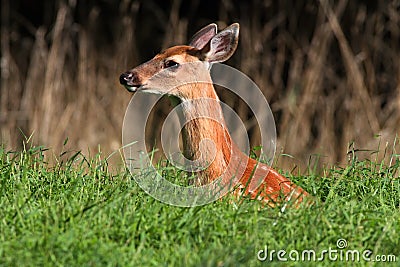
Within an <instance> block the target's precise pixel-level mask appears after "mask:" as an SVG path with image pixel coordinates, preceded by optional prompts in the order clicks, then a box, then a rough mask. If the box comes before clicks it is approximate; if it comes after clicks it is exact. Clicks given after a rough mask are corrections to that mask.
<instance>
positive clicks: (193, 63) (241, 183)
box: [119, 23, 309, 206]
mask: <svg viewBox="0 0 400 267" xmlns="http://www.w3.org/2000/svg"><path fill="white" fill-rule="evenodd" d="M238 41H239V24H238V23H233V24H231V25H230V26H228V27H226V28H225V29H223V30H222V31H220V32H218V29H217V25H216V24H214V23H212V24H209V25H207V26H205V27H204V28H202V29H201V30H199V31H198V32H197V33H195V34H194V35H193V37H192V38H191V40H190V41H189V44H188V45H177V46H172V47H170V48H167V49H165V50H164V51H162V52H160V53H159V54H157V55H155V56H154V57H153V58H152V59H150V60H149V61H147V62H145V63H143V64H141V65H139V66H137V67H135V68H133V69H130V70H128V71H126V72H123V73H122V74H121V75H120V77H119V82H120V84H121V85H123V86H124V87H125V88H126V89H127V90H128V91H129V92H141V93H153V94H161V95H167V96H169V97H170V99H171V104H172V105H177V104H181V105H182V109H181V113H182V114H181V116H183V118H184V119H185V121H186V123H185V124H184V125H183V126H182V132H181V133H182V139H183V140H182V143H183V155H184V156H185V158H187V159H188V160H191V161H196V162H200V163H201V164H203V165H205V166H206V168H202V169H200V170H199V171H198V172H197V178H196V180H195V182H194V183H195V185H196V186H202V185H206V184H208V183H210V182H213V181H215V180H216V179H217V178H219V177H223V180H224V181H225V182H226V183H229V182H230V181H231V184H236V186H235V187H234V188H232V190H231V191H232V192H233V194H235V195H237V196H241V195H245V196H249V197H250V198H251V199H257V200H259V201H261V202H262V203H264V204H266V205H268V206H276V205H277V204H278V203H283V202H285V203H288V202H294V203H296V205H297V204H299V203H301V202H304V199H306V198H307V197H308V196H309V194H308V193H307V192H306V191H305V190H304V189H302V188H301V187H299V186H297V185H295V184H294V183H293V182H291V181H290V180H289V179H288V178H286V177H285V176H283V175H281V174H280V173H278V171H276V170H275V169H273V168H272V167H271V166H269V165H267V164H265V163H262V162H259V161H257V160H255V159H253V158H250V157H249V156H248V155H246V154H245V153H243V152H242V151H241V150H240V149H239V148H238V146H237V145H236V144H235V142H234V141H233V140H232V138H231V136H230V134H229V132H228V130H227V127H226V123H225V121H224V117H223V114H222V109H221V105H220V100H219V97H218V95H217V92H216V90H215V88H214V85H213V83H212V79H211V75H210V68H211V66H212V64H213V63H219V62H224V61H226V60H228V59H229V58H230V57H231V56H232V55H233V54H234V52H235V50H236V48H237V46H238ZM210 118H212V119H210ZM203 140H208V141H211V142H202V141H203ZM210 155H211V156H210ZM232 181H234V182H232Z"/></svg>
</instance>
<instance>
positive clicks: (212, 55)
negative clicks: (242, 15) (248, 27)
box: [202, 23, 239, 63]
mask: <svg viewBox="0 0 400 267" xmlns="http://www.w3.org/2000/svg"><path fill="white" fill-rule="evenodd" d="M238 42H239V23H233V24H232V25H230V26H229V27H227V28H225V29H224V30H223V31H221V32H219V33H218V34H217V35H215V36H214V37H213V38H212V39H211V40H210V43H209V45H207V46H205V47H204V48H203V50H206V51H202V52H203V53H204V55H205V60H206V61H208V62H211V63H213V62H223V61H225V60H228V59H229V58H230V57H231V56H232V55H233V53H234V52H235V50H236V48H237V45H238Z"/></svg>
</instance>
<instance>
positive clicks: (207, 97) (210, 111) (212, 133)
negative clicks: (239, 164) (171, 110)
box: [179, 82, 233, 185]
mask: <svg viewBox="0 0 400 267" xmlns="http://www.w3.org/2000/svg"><path fill="white" fill-rule="evenodd" d="M186 86H191V88H190V90H187V91H188V92H197V95H194V96H193V95H192V96H189V97H188V98H183V97H182V98H180V100H181V108H180V109H179V112H180V113H181V114H180V116H181V119H182V124H183V125H182V126H183V127H182V140H183V154H184V156H185V157H186V158H187V159H188V160H190V161H191V162H192V164H193V165H194V166H198V168H197V174H198V175H197V177H198V178H197V180H196V181H195V184H197V185H204V184H207V183H209V182H211V181H213V180H215V179H216V178H218V177H220V176H221V175H222V174H223V172H224V171H225V170H226V168H227V166H228V163H229V161H230V158H231V153H232V148H233V143H232V140H231V137H230V135H229V133H228V129H227V128H226V124H225V120H224V117H223V113H222V108H221V105H220V102H219V98H218V96H217V94H216V92H215V90H214V87H213V85H212V83H211V82H210V83H195V84H191V85H186ZM193 87H195V88H193ZM182 91H184V90H182Z"/></svg>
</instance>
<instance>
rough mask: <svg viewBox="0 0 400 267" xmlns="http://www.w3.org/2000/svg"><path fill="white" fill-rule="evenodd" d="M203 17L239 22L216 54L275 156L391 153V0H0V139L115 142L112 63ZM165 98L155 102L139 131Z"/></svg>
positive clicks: (398, 120)
mask: <svg viewBox="0 0 400 267" xmlns="http://www.w3.org/2000/svg"><path fill="white" fill-rule="evenodd" d="M212 22H215V23H217V24H218V26H219V28H224V27H226V26H227V25H229V24H231V23H232V22H239V23H240V27H241V29H240V41H239V47H238V50H237V52H236V53H235V54H234V56H233V57H232V58H231V59H230V60H229V61H228V62H226V63H227V64H229V65H231V66H234V67H236V68H237V69H239V70H241V71H242V72H244V73H245V74H247V75H248V76H249V77H251V78H252V79H253V80H254V81H255V82H256V83H257V84H258V86H259V87H260V88H261V89H262V90H263V93H264V94H265V96H266V98H267V99H268V101H269V103H270V105H271V109H272V112H273V114H274V117H275V121H276V125H277V136H278V143H277V155H280V154H287V155H291V156H285V155H283V156H279V157H278V158H277V163H276V164H277V165H278V166H279V167H281V168H295V166H298V167H299V168H300V169H301V168H304V166H307V164H309V163H311V164H313V165H315V166H317V167H320V166H323V165H325V164H337V163H345V162H346V160H347V158H348V151H349V150H352V151H357V153H361V154H363V156H366V157H368V156H370V155H376V156H378V157H382V156H383V154H385V153H386V154H387V153H396V147H397V143H396V142H395V140H396V136H397V133H398V129H400V128H399V126H400V1H399V0H384V1H375V0H374V1H361V0H353V1H349V0H338V1H325V0H321V1H306V0H296V1H287V0H284V1H272V0H265V1H238V0H221V1H211V0H206V1H204V0H193V1H183V0H175V1H154V0H143V1H135V0H123V1H114V0H103V1H101V0H100V1H94V0H93V1H90V0H70V1H67V0H56V1H35V0H13V1H10V0H2V2H1V90H0V143H1V144H2V145H3V146H4V147H5V148H6V149H14V150H15V149H20V148H21V146H22V141H23V140H24V139H25V137H24V136H31V135H32V134H33V135H32V140H33V142H34V143H35V144H40V145H44V146H46V147H49V148H51V149H52V150H53V151H54V152H55V153H56V154H57V153H59V151H60V152H61V151H63V150H68V149H70V150H82V152H83V153H87V152H88V151H94V152H97V150H98V146H100V147H101V150H102V151H103V152H104V153H105V154H108V153H111V152H112V151H115V150H118V149H119V148H120V147H121V127H122V121H123V117H124V112H125V109H126V107H127V105H128V102H129V99H130V97H131V95H130V94H129V93H128V92H127V91H126V90H125V89H124V88H123V87H122V86H120V85H119V82H118V78H119V75H120V74H121V73H122V72H123V71H125V70H127V69H130V68H132V67H134V66H136V65H138V64H140V63H141V62H144V61H146V60H148V59H150V58H151V57H153V56H154V55H155V54H156V53H157V52H159V51H160V50H161V49H164V48H167V47H169V46H172V45H177V44H185V43H186V42H187V40H188V39H189V38H190V37H191V36H192V35H193V34H194V33H195V32H196V31H197V30H199V29H200V28H201V27H203V26H204V25H207V24H209V23H212ZM219 93H220V94H221V100H222V101H224V102H226V103H227V104H229V105H230V106H232V107H233V108H234V109H235V110H236V111H237V112H238V114H239V115H240V116H241V117H242V118H243V120H244V121H249V123H248V124H247V126H248V131H249V134H250V136H251V142H252V144H253V145H254V146H257V142H258V141H259V134H257V125H255V124H254V123H251V118H252V115H251V114H250V113H249V112H248V108H247V107H246V106H244V105H243V103H242V102H240V100H237V99H234V96H232V95H229V94H227V93H226V92H224V91H223V90H219ZM168 108H169V105H168V103H167V102H165V103H161V104H160V107H159V109H158V110H157V111H155V112H154V114H153V116H152V118H151V120H150V121H149V125H152V126H151V127H152V128H151V129H152V131H148V132H149V139H155V138H156V137H154V136H155V133H156V132H157V127H159V125H160V124H161V123H160V122H159V121H161V120H162V117H163V116H164V117H165V114H166V113H167V112H168ZM67 138H68V143H67V144H66V145H64V143H65V140H66V139H67ZM377 150H379V151H380V153H375V151H377ZM374 153H375V154H374ZM361 154H360V155H361Z"/></svg>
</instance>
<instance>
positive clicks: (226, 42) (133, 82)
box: [119, 23, 239, 101]
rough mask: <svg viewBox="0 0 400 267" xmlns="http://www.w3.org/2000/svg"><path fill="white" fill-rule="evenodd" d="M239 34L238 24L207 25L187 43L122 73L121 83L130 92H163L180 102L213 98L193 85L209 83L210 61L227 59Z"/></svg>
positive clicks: (233, 50) (235, 44)
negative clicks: (224, 26)
mask: <svg viewBox="0 0 400 267" xmlns="http://www.w3.org/2000/svg"><path fill="white" fill-rule="evenodd" d="M238 36H239V24H237V23H234V24H232V25H230V26H229V27H227V28H225V29H224V30H223V31H221V32H219V33H217V25H216V24H210V25H208V26H206V27H204V28H203V29H201V30H200V31H198V32H197V33H196V34H195V35H194V36H193V37H192V39H191V41H190V42H189V45H179V46H174V47H171V48H168V49H166V50H164V51H163V52H161V53H159V54H157V55H156V56H155V57H154V58H152V59H151V60H149V61H147V62H145V63H143V64H141V65H140V66H138V67H136V68H133V69H131V70H129V71H127V72H124V73H123V74H121V76H120V79H119V80H120V83H121V84H122V85H124V86H125V88H126V89H127V90H128V91H131V92H136V91H142V92H147V93H156V94H163V95H164V94H166V95H171V96H175V97H177V98H179V99H180V100H181V101H185V100H187V99H196V98H199V97H213V98H215V96H214V95H213V94H214V93H213V92H211V91H209V90H200V89H199V87H198V86H196V84H197V85H198V84H199V83H211V78H210V73H209V70H210V67H211V64H212V63H215V62H223V61H226V60H227V59H229V58H230V57H231V56H232V55H233V53H234V52H235V50H236V48H237V44H238ZM182 85H185V86H182ZM212 91H213V90H212ZM210 94H212V95H210Z"/></svg>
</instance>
